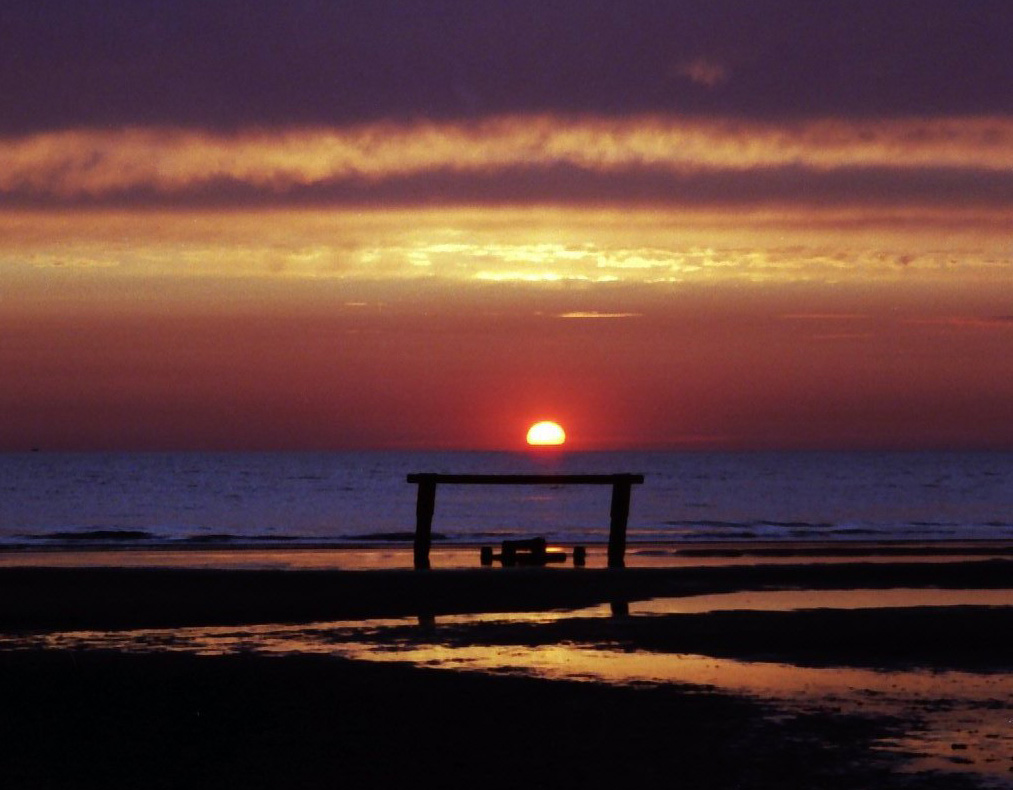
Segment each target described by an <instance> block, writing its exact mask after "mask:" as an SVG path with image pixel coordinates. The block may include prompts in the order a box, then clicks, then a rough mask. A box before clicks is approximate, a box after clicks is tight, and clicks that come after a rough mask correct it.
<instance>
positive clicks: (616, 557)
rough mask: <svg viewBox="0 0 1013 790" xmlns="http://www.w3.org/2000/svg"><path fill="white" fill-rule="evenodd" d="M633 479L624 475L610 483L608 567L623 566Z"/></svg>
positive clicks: (624, 565)
mask: <svg viewBox="0 0 1013 790" xmlns="http://www.w3.org/2000/svg"><path fill="white" fill-rule="evenodd" d="M632 484H633V479H632V478H631V477H625V478H624V479H617V480H616V481H615V482H614V483H613V484H612V506H611V508H610V523H609V547H608V567H610V568H625V567H626V561H625V559H624V558H625V555H626V522H627V521H628V520H629V518H630V491H631V490H632V488H633V485H632Z"/></svg>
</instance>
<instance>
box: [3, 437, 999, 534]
mask: <svg viewBox="0 0 1013 790" xmlns="http://www.w3.org/2000/svg"><path fill="white" fill-rule="evenodd" d="M410 472H472V473H474V472H510V473H520V472H544V473H550V472H551V473H601V474H605V473H614V472H635V473H642V474H644V475H645V476H646V481H645V483H644V485H641V486H636V487H635V488H634V492H633V500H632V507H631V514H630V528H629V539H630V541H641V542H656V541H671V542H691V541H748V540H753V539H755V540H815V541H842V540H849V539H850V540H947V539H982V538H994V539H1013V454H1010V453H657V452H652V453H633V452H630V453H587V454H584V453H563V454H554V455H549V456H542V455H535V454H524V453H398V452H376V453H325V454H314V453H265V454H249V453H236V454H229V453H222V454H214V453H167V454H100V453H95V454H92V453H84V454H51V453H25V454H6V455H0V545H7V546H8V547H12V546H40V547H41V546H47V547H50V546H54V545H60V544H67V545H85V544H94V543H100V544H105V543H114V544H117V545H120V544H142V545H165V544H170V545H172V544H180V543H206V544H216V543H223V544H231V543H237V542H238V543H255V544H260V543H264V544H266V545H273V544H271V542H274V541H284V542H286V543H293V544H298V543H307V542H312V543H357V542H364V541H375V540H381V541H394V540H403V539H404V538H405V537H406V536H410V533H411V531H412V529H413V528H414V519H415V493H416V489H415V486H414V485H410V484H408V483H407V482H406V480H405V476H406V475H407V474H408V473H410ZM609 497H610V489H609V488H608V487H607V486H605V487H599V486H557V487H549V486H519V487H512V486H441V487H440V490H439V494H438V496H437V505H436V516H435V519H434V525H433V529H434V532H435V533H438V534H439V535H440V536H442V539H443V540H445V541H447V542H449V543H469V542H482V541H490V540H498V539H500V538H501V537H503V536H523V535H527V534H531V535H544V536H546V537H547V538H549V539H550V540H554V541H559V542H564V543H568V542H579V543H596V542H602V543H603V542H605V541H607V538H608V514H609Z"/></svg>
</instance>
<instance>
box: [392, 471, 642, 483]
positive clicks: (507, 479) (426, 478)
mask: <svg viewBox="0 0 1013 790" xmlns="http://www.w3.org/2000/svg"><path fill="white" fill-rule="evenodd" d="M408 482H409V483H418V484H420V485H421V484H430V485H435V484H437V483H449V484H452V485H493V486H495V485H610V486H611V485H616V484H617V483H618V484H620V485H633V484H635V483H643V482H644V476H643V475H632V474H614V475H444V474H436V473H431V472H422V473H418V474H410V475H408Z"/></svg>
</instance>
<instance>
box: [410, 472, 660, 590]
mask: <svg viewBox="0 0 1013 790" xmlns="http://www.w3.org/2000/svg"><path fill="white" fill-rule="evenodd" d="M408 482H409V483H415V484H416V485H418V487H419V490H418V498H417V499H416V501H415V544H414V548H415V568H416V569H417V570H428V568H429V547H430V545H431V543H432V530H433V513H434V511H435V510H436V486H437V485H439V484H441V483H442V484H448V485H610V486H612V504H611V507H610V518H609V542H608V567H610V568H622V567H624V566H625V555H626V523H627V522H628V521H629V517H630V493H631V491H632V488H633V486H634V485H636V484H638V483H643V482H644V476H643V475H634V474H613V475H495V474H492V475H468V474H462V475H453V474H435V473H430V472H423V473H418V474H410V475H408Z"/></svg>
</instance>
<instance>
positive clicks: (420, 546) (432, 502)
mask: <svg viewBox="0 0 1013 790" xmlns="http://www.w3.org/2000/svg"><path fill="white" fill-rule="evenodd" d="M418 484H419V493H418V498H417V499H416V500H415V545H414V549H415V570H422V571H427V570H429V546H430V544H431V543H432V539H433V512H434V511H435V510H436V480H435V478H433V477H431V476H420V478H419V480H418Z"/></svg>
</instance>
